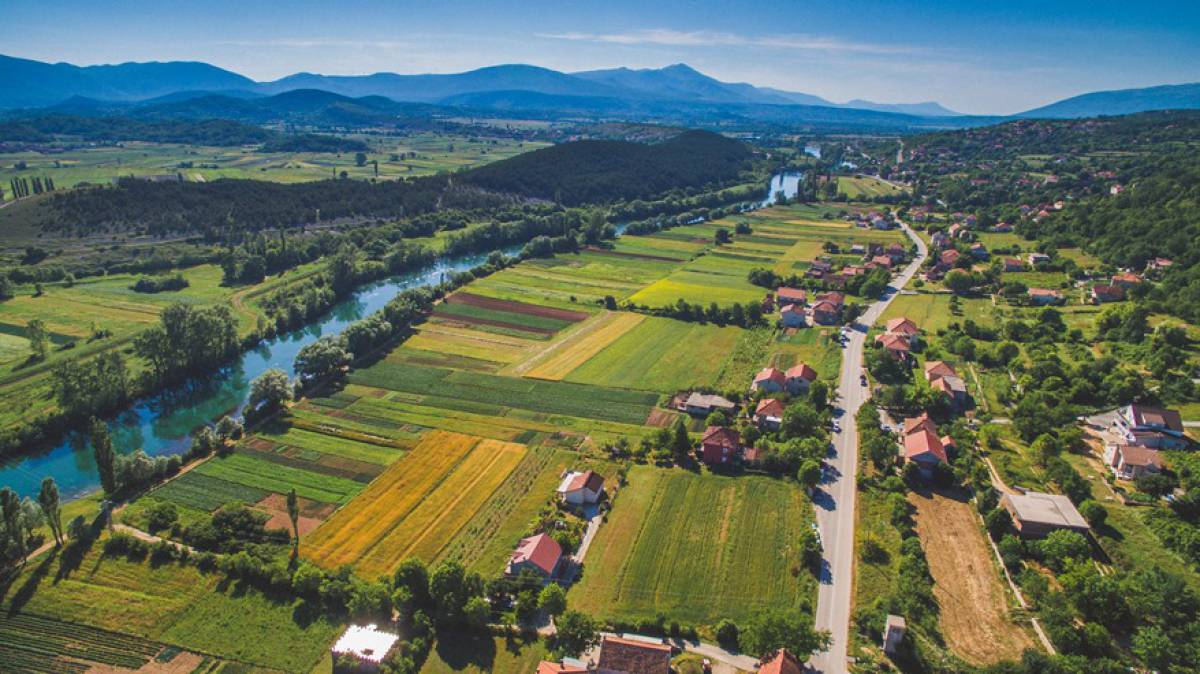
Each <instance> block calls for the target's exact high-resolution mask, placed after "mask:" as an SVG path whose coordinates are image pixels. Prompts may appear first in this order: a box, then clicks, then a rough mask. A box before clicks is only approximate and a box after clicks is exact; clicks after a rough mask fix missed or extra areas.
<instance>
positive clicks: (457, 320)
mask: <svg viewBox="0 0 1200 674" xmlns="http://www.w3.org/2000/svg"><path fill="white" fill-rule="evenodd" d="M430 322H432V323H434V324H435V325H449V326H451V327H455V328H470V327H471V326H473V325H490V326H491V327H493V328H502V329H504V330H516V331H518V332H525V333H528V334H530V335H542V336H544V337H551V336H553V335H554V333H556V332H558V331H557V330H551V329H549V328H534V327H531V326H528V325H521V324H519V323H509V322H508V321H495V320H492V319H490V318H464V317H462V316H455V317H453V318H450V317H448V316H437V315H434V316H433V318H431V319H430ZM534 339H537V338H536V337H535V338H534Z"/></svg>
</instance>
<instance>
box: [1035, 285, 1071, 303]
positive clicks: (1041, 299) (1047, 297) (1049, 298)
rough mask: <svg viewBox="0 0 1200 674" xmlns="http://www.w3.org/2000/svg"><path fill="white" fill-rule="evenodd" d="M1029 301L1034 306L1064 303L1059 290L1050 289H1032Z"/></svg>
mask: <svg viewBox="0 0 1200 674" xmlns="http://www.w3.org/2000/svg"><path fill="white" fill-rule="evenodd" d="M1027 294H1028V295H1029V300H1030V301H1031V302H1033V303H1034V304H1041V305H1045V304H1058V303H1060V302H1062V299H1063V295H1062V293H1060V292H1058V291H1057V290H1051V289H1049V288H1030V289H1029V290H1028V291H1027Z"/></svg>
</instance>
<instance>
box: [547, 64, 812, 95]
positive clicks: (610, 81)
mask: <svg viewBox="0 0 1200 674" xmlns="http://www.w3.org/2000/svg"><path fill="white" fill-rule="evenodd" d="M571 74H572V75H573V76H575V77H578V78H581V79H585V80H588V81H590V82H598V83H603V84H606V85H609V86H612V87H614V88H618V89H624V90H626V91H631V92H636V93H638V94H641V97H643V98H655V99H663V100H680V101H704V102H710V103H767V104H772V103H773V104H780V103H794V102H796V101H794V100H792V99H791V98H789V97H788V96H787V95H781V94H783V92H778V93H776V92H774V91H770V90H766V89H760V88H758V87H755V86H753V85H750V84H745V83H740V82H738V83H729V82H721V81H720V80H717V79H714V78H712V77H709V76H708V75H705V74H703V73H701V72H698V71H696V70H695V69H694V68H692V67H691V66H688V65H685V64H683V63H676V64H675V65H673V66H667V67H666V68H658V69H651V68H648V69H642V70H631V69H629V68H614V69H612V70H589V71H584V72H577V73H571ZM801 95H803V94H801ZM818 100H820V99H818Z"/></svg>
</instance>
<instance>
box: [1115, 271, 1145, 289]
mask: <svg viewBox="0 0 1200 674" xmlns="http://www.w3.org/2000/svg"><path fill="white" fill-rule="evenodd" d="M1141 282H1142V277H1141V276H1138V275H1137V274H1134V273H1133V272H1128V271H1123V272H1120V273H1117V274H1113V276H1112V283H1113V285H1115V286H1121V287H1122V288H1124V289H1126V290H1129V289H1130V288H1132V287H1134V286H1136V285H1138V284H1140V283H1141Z"/></svg>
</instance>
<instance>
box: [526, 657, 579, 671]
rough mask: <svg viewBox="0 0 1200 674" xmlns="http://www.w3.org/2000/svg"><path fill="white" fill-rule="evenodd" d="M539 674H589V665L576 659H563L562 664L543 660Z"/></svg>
mask: <svg viewBox="0 0 1200 674" xmlns="http://www.w3.org/2000/svg"><path fill="white" fill-rule="evenodd" d="M537 674H588V668H587V664H586V663H584V662H582V661H580V660H576V659H574V658H563V661H562V662H550V661H548V660H542V661H541V662H539V663H538V668H537Z"/></svg>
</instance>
